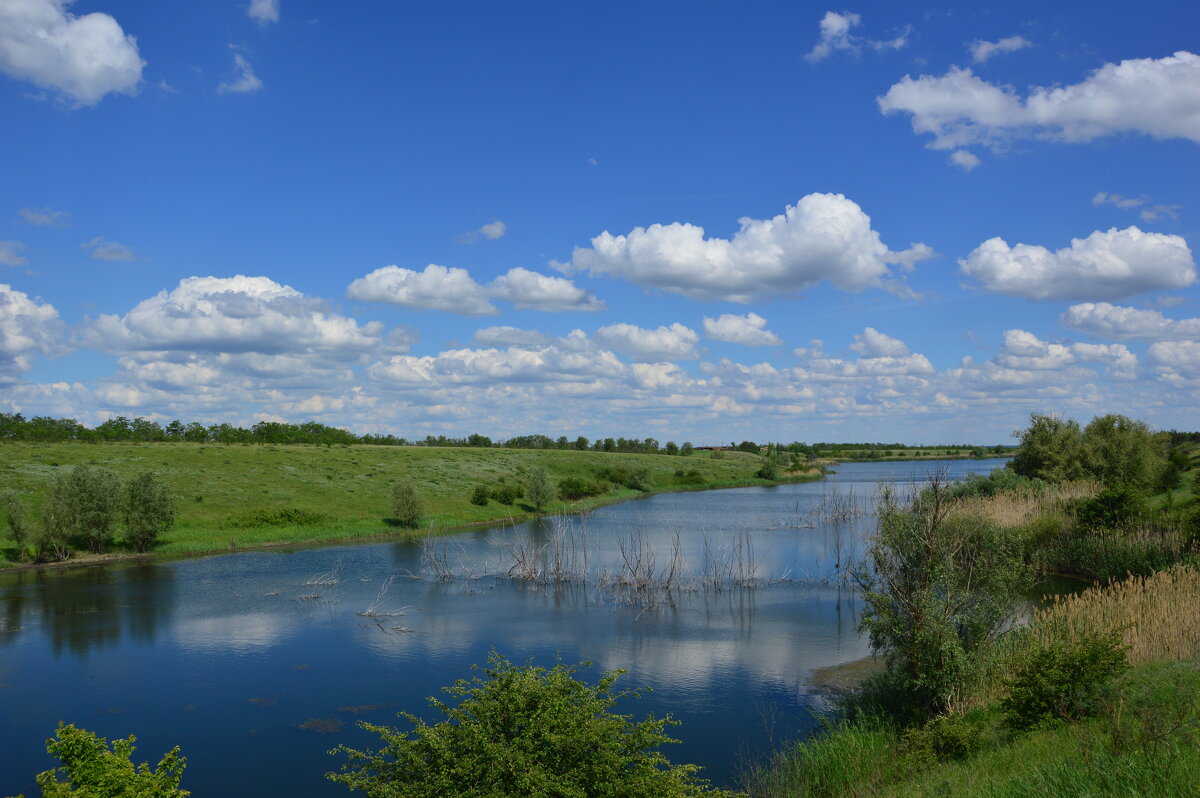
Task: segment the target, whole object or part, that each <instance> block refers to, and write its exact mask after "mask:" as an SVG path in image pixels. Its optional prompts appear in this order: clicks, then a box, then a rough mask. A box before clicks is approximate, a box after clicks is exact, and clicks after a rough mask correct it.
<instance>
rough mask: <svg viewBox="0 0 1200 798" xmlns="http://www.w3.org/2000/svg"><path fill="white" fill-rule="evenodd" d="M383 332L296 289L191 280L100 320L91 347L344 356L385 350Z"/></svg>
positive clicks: (253, 281) (89, 335)
mask: <svg viewBox="0 0 1200 798" xmlns="http://www.w3.org/2000/svg"><path fill="white" fill-rule="evenodd" d="M381 332H382V325H381V324H380V323H379V322H370V323H368V324H365V325H362V326H359V324H358V323H357V322H356V321H355V320H354V319H351V318H348V317H346V316H341V315H338V314H336V313H331V312H329V311H328V310H327V309H326V308H325V305H324V303H323V302H321V301H320V300H316V299H311V298H308V297H305V296H304V295H303V294H302V293H300V292H299V291H297V290H296V289H294V288H292V287H291V286H287V285H280V284H279V283H276V282H275V281H273V280H271V279H269V278H267V277H245V276H243V275H237V276H234V277H188V278H185V279H183V280H181V281H180V282H179V285H178V286H177V287H176V288H175V289H174V290H173V291H170V292H168V291H160V292H159V293H158V294H157V295H155V296H153V297H151V298H149V299H145V300H142V301H141V302H139V303H138V304H137V305H136V306H134V307H133V309H132V310H130V311H129V312H128V313H127V314H125V315H124V316H115V315H102V316H100V317H99V318H98V319H96V320H95V321H94V322H92V323H91V324H90V325H89V326H88V328H87V330H86V332H85V340H86V341H87V342H89V343H90V344H92V345H94V346H97V347H98V348H101V349H104V350H107V351H118V352H121V351H126V352H128V351H154V352H161V351H188V352H209V353H214V352H220V353H249V352H254V353H260V354H282V353H288V352H291V353H326V354H344V353H351V352H363V351H366V350H369V349H372V348H374V347H376V346H379V345H380V343H381V337H380V334H381Z"/></svg>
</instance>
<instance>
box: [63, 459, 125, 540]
mask: <svg viewBox="0 0 1200 798" xmlns="http://www.w3.org/2000/svg"><path fill="white" fill-rule="evenodd" d="M120 496H121V493H120V483H119V481H118V480H117V475H116V474H114V473H113V472H112V471H110V470H109V469H107V468H104V467H103V466H90V465H77V466H75V467H74V468H72V469H71V471H70V473H68V474H67V476H66V477H65V478H64V479H61V480H59V481H58V482H57V483H56V484H55V496H54V499H53V500H54V501H55V502H56V503H59V504H60V505H61V507H62V508H64V511H65V517H66V519H67V528H68V529H69V530H70V531H71V532H74V533H75V534H82V535H83V538H84V540H85V541H86V542H87V545H88V547H89V548H91V550H92V551H94V552H102V551H104V550H105V549H106V548H107V547H108V546H109V545H110V544H111V543H112V540H113V529H114V522H115V521H116V518H117V510H118V509H119V502H120Z"/></svg>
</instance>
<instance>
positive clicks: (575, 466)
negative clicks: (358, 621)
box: [0, 442, 820, 565]
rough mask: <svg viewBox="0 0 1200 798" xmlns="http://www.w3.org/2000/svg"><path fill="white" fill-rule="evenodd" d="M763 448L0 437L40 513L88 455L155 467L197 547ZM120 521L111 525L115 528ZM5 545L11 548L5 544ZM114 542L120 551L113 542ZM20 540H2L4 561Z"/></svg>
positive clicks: (333, 527)
mask: <svg viewBox="0 0 1200 798" xmlns="http://www.w3.org/2000/svg"><path fill="white" fill-rule="evenodd" d="M763 462H764V458H762V457H760V456H758V455H754V454H749V453H745V452H732V451H731V452H724V453H722V456H721V457H720V458H719V459H714V458H712V457H710V456H709V455H708V454H707V453H700V452H697V453H696V454H694V455H691V456H687V457H682V456H670V455H656V454H617V453H609V452H595V451H573V450H526V449H501V448H467V447H454V448H439V447H425V446H370V445H355V446H348V445H332V446H314V445H285V444H261V445H260V444H230V445H222V444H195V443H174V442H172V443H139V442H124V443H100V444H94V443H80V442H62V443H43V442H37V443H35V442H28V443H27V442H6V443H4V444H2V445H0V490H5V489H13V490H15V491H16V492H17V493H19V494H20V495H21V496H22V497H23V498H24V499H25V500H26V502H27V504H28V505H29V509H30V520H31V521H33V522H34V523H35V524H36V523H37V522H38V519H39V518H40V514H41V508H42V505H43V504H44V502H45V500H46V497H47V496H48V494H49V491H50V488H51V485H52V483H53V481H54V479H55V477H56V476H57V475H58V474H59V473H63V472H65V471H67V470H69V469H70V468H72V467H73V466H75V465H78V464H81V463H86V464H91V465H98V466H104V467H106V468H109V469H112V470H113V471H114V472H116V473H117V475H118V476H119V477H120V478H122V479H128V478H129V477H132V476H134V475H136V474H138V473H141V472H144V471H153V472H155V473H156V474H157V475H158V476H159V477H160V478H161V479H162V480H163V481H164V482H166V483H167V484H168V485H169V486H170V488H171V489H172V491H173V492H174V493H175V495H176V497H177V499H178V515H177V520H176V524H175V527H174V529H173V530H171V531H170V532H168V533H167V534H166V535H165V536H164V537H163V539H162V540H161V541H160V543H159V545H158V546H157V547H156V548H155V553H156V554H159V555H168V556H171V555H188V554H203V553H211V552H218V551H228V550H231V549H240V548H249V547H255V546H266V545H280V544H285V543H293V544H298V543H323V542H334V541H350V540H366V539H380V538H388V537H395V536H398V535H407V534H413V533H414V532H413V531H412V530H404V529H400V528H397V527H395V526H392V525H389V524H388V515H389V503H390V495H391V488H392V486H393V485H394V484H395V483H396V482H397V481H400V480H404V479H411V480H412V481H413V482H414V483H415V485H416V487H417V490H418V491H419V492H420V494H421V495H422V496H423V497H424V499H425V504H426V514H425V520H424V521H423V523H422V526H421V529H420V531H421V532H422V533H429V532H434V533H438V532H446V531H450V530H454V529H459V528H463V527H467V526H472V525H479V524H488V523H503V522H508V521H518V520H521V519H524V518H528V517H530V516H532V515H533V514H534V508H533V507H531V506H529V504H528V503H527V501H526V500H524V499H517V500H516V501H515V502H513V504H511V505H504V504H500V503H499V502H498V501H496V500H495V499H492V500H490V501H488V502H487V504H486V505H483V506H480V505H476V504H472V503H471V502H470V498H471V493H472V491H473V490H474V489H475V487H476V486H477V485H486V486H488V487H489V488H490V489H495V488H498V487H500V486H502V485H505V484H517V485H521V484H523V482H524V481H525V480H526V479H527V478H528V477H529V475H530V474H531V473H532V472H533V471H534V470H536V469H539V468H541V469H545V471H546V473H547V474H548V476H549V477H550V480H551V482H552V483H554V484H555V485H557V484H558V483H559V482H560V481H561V480H563V479H567V478H572V477H573V478H576V479H578V480H583V481H585V482H588V483H591V484H593V485H595V486H596V487H597V489H601V490H602V491H603V492H601V493H600V494H599V495H597V496H593V497H588V498H584V499H580V500H578V501H563V500H562V499H556V500H555V501H554V502H553V503H552V504H551V505H549V506H547V507H545V508H543V510H544V511H545V512H564V511H565V512H579V511H582V510H586V509H588V508H590V507H596V506H599V505H601V504H606V503H611V502H614V501H620V500H625V499H631V498H635V497H637V496H640V495H645V493H646V491H639V490H633V489H630V488H628V487H625V486H623V485H620V484H617V483H614V482H612V481H609V480H607V479H605V476H604V475H605V474H611V473H612V472H614V471H620V470H624V471H627V472H631V471H640V470H643V469H644V470H645V471H646V472H647V473H648V486H649V489H650V490H649V492H659V491H672V490H697V489H708V488H718V487H733V486H739V485H755V484H771V483H770V482H768V481H767V480H762V479H758V478H757V477H755V473H756V472H757V471H758V469H759V468H760V467H761V466H762V464H763ZM819 476H820V474H819V472H818V471H817V470H813V471H807V472H803V473H790V474H789V473H780V475H779V481H803V480H808V479H817V478H819ZM119 534H120V533H118V535H119ZM5 546H7V548H3V547H5ZM116 553H118V554H119V553H121V552H120V550H119V549H118V551H117V552H116ZM14 558H15V550H14V549H13V547H12V544H11V542H9V541H4V542H0V564H2V565H11V564H13V562H12V561H13V560H14Z"/></svg>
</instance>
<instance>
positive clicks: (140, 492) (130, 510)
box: [125, 471, 175, 552]
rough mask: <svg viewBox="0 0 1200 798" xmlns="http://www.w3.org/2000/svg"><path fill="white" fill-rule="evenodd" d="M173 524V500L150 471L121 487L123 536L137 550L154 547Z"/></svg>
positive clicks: (168, 491) (168, 489) (166, 488)
mask: <svg viewBox="0 0 1200 798" xmlns="http://www.w3.org/2000/svg"><path fill="white" fill-rule="evenodd" d="M174 525H175V497H174V495H172V493H171V489H170V488H168V487H167V486H166V485H165V484H163V483H162V482H161V481H160V480H159V479H158V477H157V476H155V474H154V472H153V471H146V472H143V473H141V474H138V475H137V476H136V477H134V478H133V479H131V480H129V484H128V485H126V486H125V537H126V539H127V540H128V541H129V543H130V545H132V546H133V548H134V549H135V550H137V551H140V552H144V551H149V550H150V549H152V548H154V545H155V544H156V543H158V538H159V536H160V535H162V534H163V533H164V532H166V531H167V530H169V529H170V528H171V527H173V526H174Z"/></svg>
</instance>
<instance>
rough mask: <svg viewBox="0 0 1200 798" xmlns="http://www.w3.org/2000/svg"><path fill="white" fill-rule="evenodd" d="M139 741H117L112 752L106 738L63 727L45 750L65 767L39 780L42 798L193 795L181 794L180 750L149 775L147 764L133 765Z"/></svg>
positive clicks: (183, 762) (182, 760) (182, 761)
mask: <svg viewBox="0 0 1200 798" xmlns="http://www.w3.org/2000/svg"><path fill="white" fill-rule="evenodd" d="M135 741H136V738H135V737H134V736H133V735H130V736H129V738H128V739H125V740H113V742H112V750H109V747H108V740H106V739H105V738H103V737H97V736H96V735H95V734H93V733H92V732H90V731H87V730H86V729H79V728H76V727H75V726H74V724H65V725H64V724H63V723H61V722H60V723H59V724H58V729H57V731H56V732H55V736H54V737H53V738H50V739H48V740H46V750H47V751H48V752H49V753H50V754H51V755H53V756H54V757H56V758H57V759H58V760H59V761H60V762H62V767H59V768H55V769H54V770H47V771H46V772H44V773H40V774H38V777H37V785H38V787H40V788H41V790H42V796H43V798H58V796H68V795H76V796H83V797H86V798H182V797H183V796H186V795H190V794H191V793H190V792H188V791H187V790H182V789H180V788H179V781H180V779H181V778H182V777H183V769H184V766H185V765H186V764H187V759H186V758H185V757H182V756H180V755H179V746H176V747H175V748H172V749H171V750H170V751H168V752H167V753H166V754H164V755H163V758H162V759H161V760H159V763H158V766H157V767H156V768H154V770H151V769H150V765H149V764H148V763H146V762H143V763H142V764H141V765H136V766H135V765H134V764H133V762H132V761H131V760H130V757H131V756H132V755H133V752H134V750H136V749H135V748H134V745H133V744H134V742H135ZM60 779H63V780H62V781H60Z"/></svg>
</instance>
